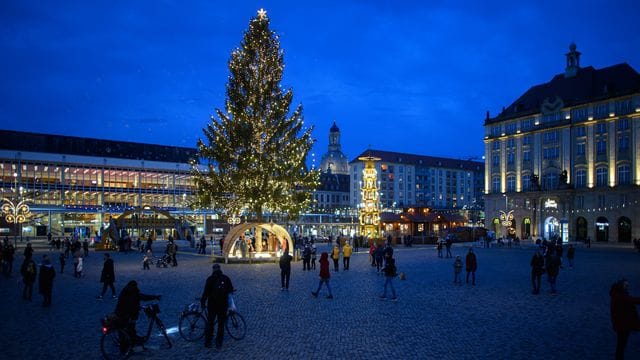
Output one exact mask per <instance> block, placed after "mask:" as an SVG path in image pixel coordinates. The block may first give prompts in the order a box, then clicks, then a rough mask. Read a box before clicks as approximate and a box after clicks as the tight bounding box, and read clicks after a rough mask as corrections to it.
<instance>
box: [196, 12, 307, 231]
mask: <svg viewBox="0 0 640 360" xmlns="http://www.w3.org/2000/svg"><path fill="white" fill-rule="evenodd" d="M283 70H284V52H283V51H282V50H281V49H280V41H279V38H278V35H277V34H276V33H275V32H273V31H272V30H270V29H269V18H268V17H267V14H266V11H264V10H263V9H260V11H258V14H257V16H256V17H254V18H253V19H251V21H250V22H249V29H248V30H247V31H246V32H245V34H244V37H243V39H242V41H241V43H240V46H239V47H238V48H237V49H235V50H233V51H232V53H231V59H230V60H229V72H230V75H229V77H228V82H227V86H226V100H225V106H224V109H225V111H222V110H220V109H216V111H215V116H211V122H210V123H208V124H207V127H206V128H205V129H203V132H204V135H205V137H206V139H205V141H203V140H202V139H200V140H198V144H197V147H198V156H199V158H200V159H203V160H204V161H206V162H207V163H206V168H207V170H206V171H201V170H200V169H199V167H198V166H197V165H198V164H197V163H196V162H194V163H193V164H192V168H193V172H194V178H195V183H196V185H197V188H198V193H197V201H196V205H198V206H211V207H215V208H217V209H221V210H223V211H224V212H226V213H227V215H229V216H231V217H237V216H241V215H243V214H244V215H245V218H246V217H247V216H251V215H254V216H256V218H257V220H262V217H263V215H264V214H266V213H286V214H288V215H290V216H291V217H292V218H295V217H297V216H298V215H299V214H300V213H302V212H304V211H305V210H307V209H308V207H309V204H310V203H311V192H312V191H313V190H314V189H315V188H317V186H318V185H319V172H318V171H316V170H309V169H307V166H306V158H307V154H308V153H309V151H310V149H311V147H312V146H313V139H312V137H311V133H312V130H313V128H312V127H305V126H304V121H303V116H302V105H298V106H297V107H296V108H295V110H294V111H293V112H291V114H289V108H290V106H291V103H292V100H293V91H292V90H291V89H288V90H286V91H285V90H284V89H282V87H281V86H280V81H281V80H282V74H283Z"/></svg>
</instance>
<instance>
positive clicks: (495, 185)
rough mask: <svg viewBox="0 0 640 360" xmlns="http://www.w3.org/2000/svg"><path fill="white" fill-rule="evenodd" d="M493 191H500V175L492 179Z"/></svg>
mask: <svg viewBox="0 0 640 360" xmlns="http://www.w3.org/2000/svg"><path fill="white" fill-rule="evenodd" d="M491 192H493V193H495V194H497V193H499V192H500V177H499V176H494V177H493V179H492V181H491Z"/></svg>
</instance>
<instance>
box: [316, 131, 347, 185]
mask: <svg viewBox="0 0 640 360" xmlns="http://www.w3.org/2000/svg"><path fill="white" fill-rule="evenodd" d="M320 171H321V172H323V173H325V172H330V173H332V174H342V175H349V160H348V159H347V157H346V156H345V155H344V154H343V153H342V147H341V146H340V129H339V128H338V125H336V122H335V121H334V122H333V126H331V129H329V147H328V149H327V152H326V153H325V154H324V155H323V156H322V160H321V161H320Z"/></svg>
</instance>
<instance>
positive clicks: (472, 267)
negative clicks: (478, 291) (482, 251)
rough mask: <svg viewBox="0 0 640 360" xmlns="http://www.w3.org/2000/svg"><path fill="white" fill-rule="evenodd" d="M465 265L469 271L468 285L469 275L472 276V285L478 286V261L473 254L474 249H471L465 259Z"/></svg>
mask: <svg viewBox="0 0 640 360" xmlns="http://www.w3.org/2000/svg"><path fill="white" fill-rule="evenodd" d="M465 265H466V270H467V284H468V283H469V275H471V285H475V284H476V270H478V259H477V258H476V254H475V253H474V252H473V248H469V252H468V253H467V257H466V258H465Z"/></svg>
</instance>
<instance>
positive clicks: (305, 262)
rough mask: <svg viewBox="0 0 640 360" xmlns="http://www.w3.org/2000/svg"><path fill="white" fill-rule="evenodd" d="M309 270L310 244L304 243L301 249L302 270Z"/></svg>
mask: <svg viewBox="0 0 640 360" xmlns="http://www.w3.org/2000/svg"><path fill="white" fill-rule="evenodd" d="M285 251H286V250H285ZM309 270H311V245H309V243H306V244H305V245H304V248H303V249H302V271H309Z"/></svg>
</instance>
